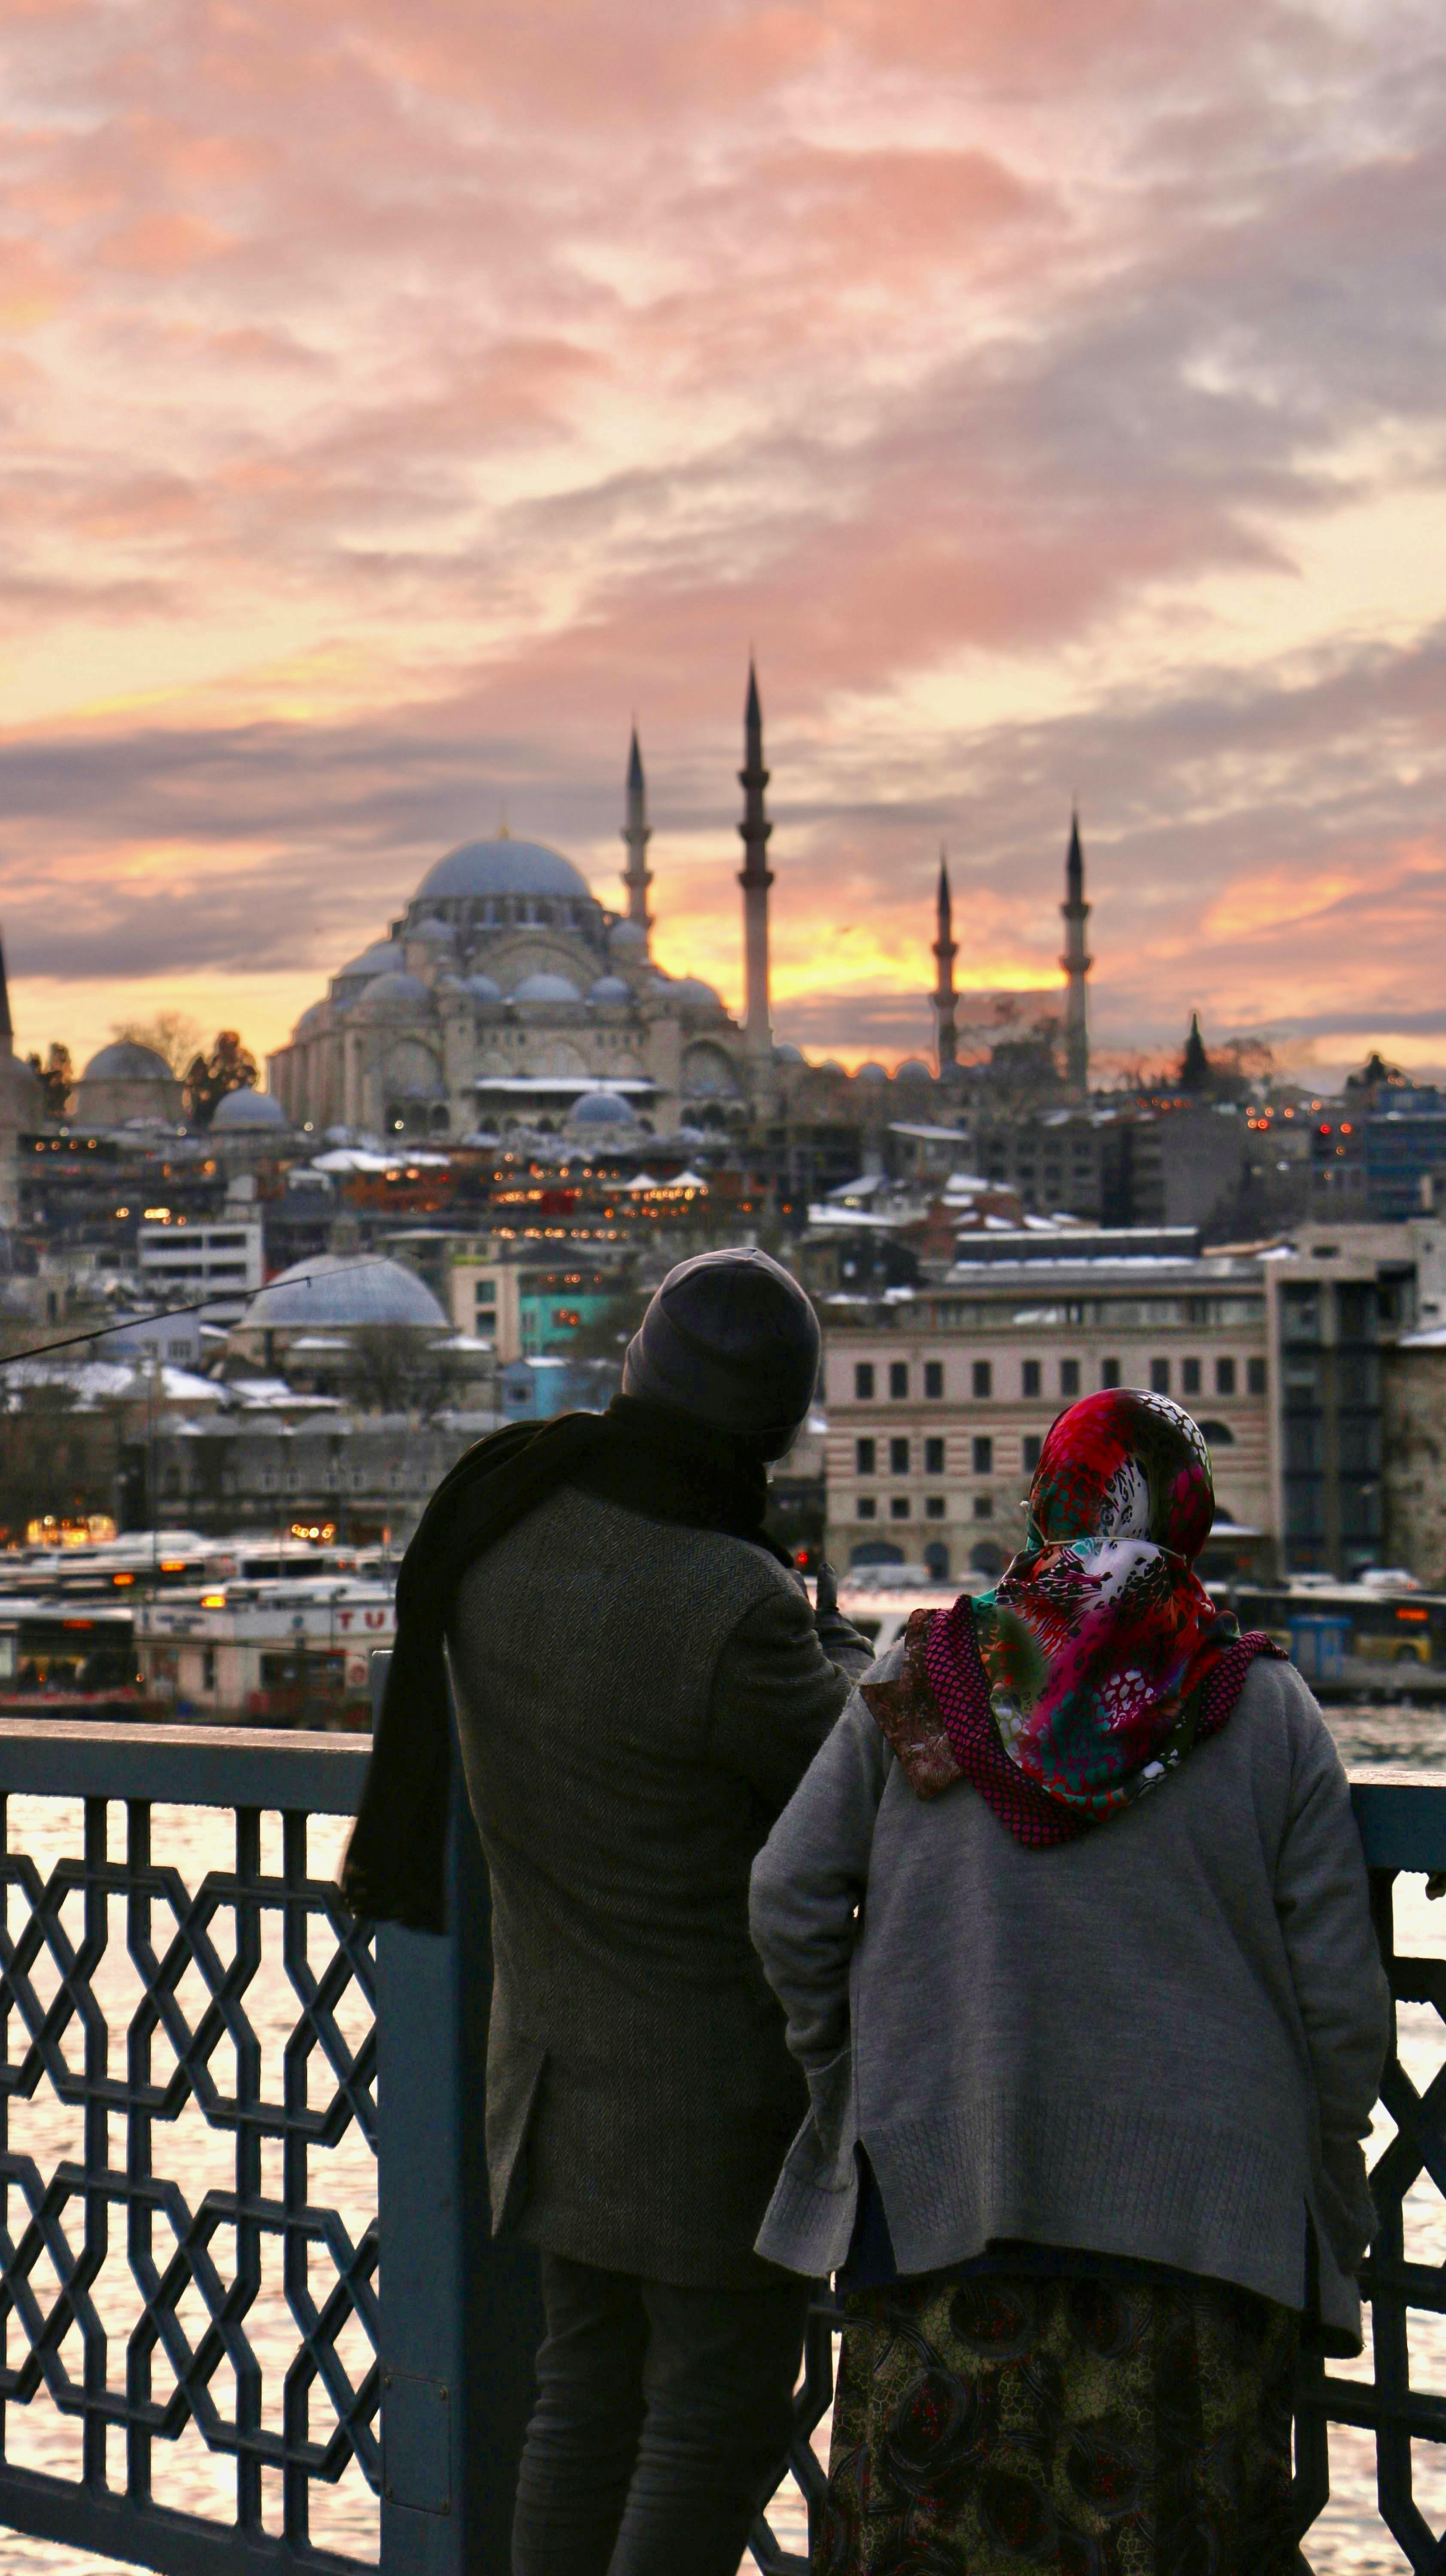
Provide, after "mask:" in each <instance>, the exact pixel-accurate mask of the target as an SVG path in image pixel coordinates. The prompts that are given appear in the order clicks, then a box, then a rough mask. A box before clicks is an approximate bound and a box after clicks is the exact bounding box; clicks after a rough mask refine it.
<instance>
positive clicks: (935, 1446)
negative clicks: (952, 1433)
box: [924, 1439, 944, 1476]
mask: <svg viewBox="0 0 1446 2576" xmlns="http://www.w3.org/2000/svg"><path fill="white" fill-rule="evenodd" d="M924 1473H925V1475H926V1476H942V1475H943V1473H944V1443H943V1441H942V1440H939V1439H935V1440H926V1441H925V1443H924Z"/></svg>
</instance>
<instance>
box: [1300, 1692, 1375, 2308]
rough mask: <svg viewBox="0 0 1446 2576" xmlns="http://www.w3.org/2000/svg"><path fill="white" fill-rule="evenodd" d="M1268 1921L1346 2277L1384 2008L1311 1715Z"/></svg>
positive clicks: (1355, 2249)
mask: <svg viewBox="0 0 1446 2576" xmlns="http://www.w3.org/2000/svg"><path fill="white" fill-rule="evenodd" d="M1276 1911H1277V1914H1278V1916H1279V1920H1280V1926H1281V1931H1282V1933H1283V1935H1284V1939H1285V1945H1286V1950H1287V1953H1288V1955H1289V1958H1290V1968H1291V1977H1292V1981H1293V1983H1294V1986H1295V1992H1296V2000H1297V2002H1298V2004H1299V2006H1300V2014H1301V2019H1302V2022H1303V2023H1304V2025H1305V2036H1306V2044H1307V2046H1308V2048H1309V2050H1310V2061H1311V2070H1312V2073H1313V2075H1314V2077H1315V2092H1316V2102H1317V2106H1318V2110H1319V2115H1320V2136H1321V2162H1322V2166H1323V2169H1324V2174H1325V2179H1326V2182H1327V2184H1328V2185H1329V2189H1330V2197H1331V2202H1332V2203H1333V2206H1330V2207H1328V2208H1327V2209H1325V2210H1324V2211H1323V2213H1322V2214H1323V2216H1324V2217H1325V2220H1326V2223H1327V2225H1328V2227H1329V2230H1330V2234H1331V2237H1332V2240H1333V2243H1334V2249H1335V2253H1336V2257H1337V2260H1338V2261H1339V2262H1341V2263H1342V2265H1343V2266H1344V2267H1345V2268H1346V2269H1347V2270H1350V2271H1354V2270H1355V2269H1356V2268H1357V2267H1358V2265H1359V2263H1360V2259H1361V2256H1362V2255H1363V2254H1364V2252H1365V2249H1366V2246H1367V2244H1368V2242H1369V2240H1370V2237H1371V2234H1372V2231H1373V2225H1374V2219H1373V2212H1372V2208H1371V2200H1370V2193H1369V2190H1368V2189H1367V2185H1366V2172H1365V2160H1364V2158H1363V2156H1362V2153H1361V2140H1362V2139H1363V2138H1364V2137H1366V2136H1367V2135H1368V2133H1369V2130H1370V2125H1371V2111H1372V2108H1373V2106H1374V2104H1375V2100H1376V2096H1377V2093H1378V2092H1379V2090H1380V2082H1381V2070H1382V2067H1383V2065H1384V2064H1385V2057H1386V2050H1387V2047H1388V2045H1389V2041H1390V2031H1391V1999H1390V1990H1389V1988H1388V1986H1387V1984H1386V1979H1385V1975H1384V1973H1383V1971H1382V1967H1381V1958H1380V1951H1379V1949H1378V1947H1377V1944H1376V1935H1375V1927H1374V1925H1373V1924H1372V1921H1371V1909H1370V1882H1369V1880H1368V1878H1367V1875H1366V1865H1365V1860H1364V1858H1363V1856H1362V1852H1361V1841H1360V1835H1359V1833H1358V1832H1357V1830H1356V1821H1355V1817H1354V1815H1353V1814H1352V1812H1351V1794H1350V1787H1349V1784H1348V1782H1347V1780H1346V1775H1345V1773H1344V1771H1343V1770H1342V1769H1341V1765H1340V1758H1339V1756H1338V1755H1337V1753H1336V1749H1335V1745H1334V1743H1333V1742H1332V1740H1331V1737H1330V1734H1329V1732H1328V1730H1327V1728H1326V1725H1325V1723H1324V1720H1323V1719H1321V1718H1320V1717H1319V1715H1318V1714H1317V1713H1316V1712H1315V1710H1314V1709H1313V1708H1312V1709H1311V1710H1310V1712H1309V1716H1308V1719H1307V1722H1306V1724H1305V1725H1304V1726H1303V1728H1302V1731H1301V1740H1300V1742H1299V1745H1298V1750H1297V1756H1296V1763H1295V1779H1294V1783H1293V1791H1292V1797H1291V1811H1290V1818H1289V1822H1288V1824H1287V1827H1286V1833H1285V1840H1284V1843H1283V1845H1282V1848H1281V1853H1280V1860H1279V1865H1278V1868H1277V1872H1276Z"/></svg>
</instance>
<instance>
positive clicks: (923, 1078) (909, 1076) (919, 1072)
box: [894, 1055, 934, 1083]
mask: <svg viewBox="0 0 1446 2576" xmlns="http://www.w3.org/2000/svg"><path fill="white" fill-rule="evenodd" d="M933 1079H934V1077H933V1075H932V1073H931V1072H930V1071H929V1068H928V1066H927V1065H926V1064H925V1062H924V1059H923V1057H922V1056H919V1055H906V1056H905V1058H904V1061H903V1063H902V1064H901V1065H899V1066H898V1067H897V1068H896V1070H895V1073H894V1080H895V1082H915V1083H918V1082H932V1081H933Z"/></svg>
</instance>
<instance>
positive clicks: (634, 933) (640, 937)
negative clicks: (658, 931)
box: [608, 921, 648, 950]
mask: <svg viewBox="0 0 1446 2576" xmlns="http://www.w3.org/2000/svg"><path fill="white" fill-rule="evenodd" d="M647 944H648V934H647V932H646V931H645V930H644V928H643V925H642V923H641V922H640V921H615V922H614V923H613V926H612V928H611V930H610V931H609V932H608V946H609V948H613V949H624V948H625V949H629V950H641V949H644V948H646V947H647Z"/></svg>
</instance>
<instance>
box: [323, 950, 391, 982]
mask: <svg viewBox="0 0 1446 2576" xmlns="http://www.w3.org/2000/svg"><path fill="white" fill-rule="evenodd" d="M402 963H403V960H402V952H401V950H400V948H399V947H398V946H397V943H396V941H395V940H394V939H374V940H373V942H372V944H371V946H370V948H364V949H363V950H362V953H361V955H360V957H353V959H352V961H351V964H350V965H349V966H342V967H340V968H339V969H338V971H337V973H336V975H335V976H334V977H333V981H334V982H335V983H338V984H349V983H351V982H353V981H354V979H355V978H356V977H357V976H358V975H396V974H399V973H400V971H401V967H402Z"/></svg>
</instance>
